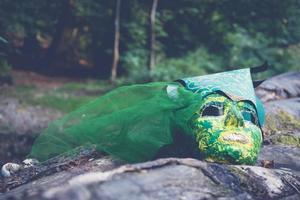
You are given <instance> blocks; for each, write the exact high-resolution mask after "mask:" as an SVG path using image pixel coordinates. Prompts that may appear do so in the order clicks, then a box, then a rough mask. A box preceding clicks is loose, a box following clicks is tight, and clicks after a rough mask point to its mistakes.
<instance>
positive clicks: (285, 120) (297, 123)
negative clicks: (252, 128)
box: [264, 110, 300, 135]
mask: <svg viewBox="0 0 300 200" xmlns="http://www.w3.org/2000/svg"><path fill="white" fill-rule="evenodd" d="M297 131H300V120H298V119H297V118H296V117H295V116H293V115H291V114H289V113H288V112H285V111H283V110H280V111H278V112H277V113H276V114H267V115H266V125H265V127H264V132H265V134H266V135H274V134H278V133H279V134H280V133H294V132H297Z"/></svg>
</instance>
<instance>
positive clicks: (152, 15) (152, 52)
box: [149, 0, 158, 72]
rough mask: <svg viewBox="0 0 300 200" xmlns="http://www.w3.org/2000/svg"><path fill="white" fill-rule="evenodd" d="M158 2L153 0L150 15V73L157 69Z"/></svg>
mask: <svg viewBox="0 0 300 200" xmlns="http://www.w3.org/2000/svg"><path fill="white" fill-rule="evenodd" d="M157 4H158V0H153V4H152V8H151V13H150V54H149V71H150V72H152V71H153V70H154V68H155V15H156V9H157Z"/></svg>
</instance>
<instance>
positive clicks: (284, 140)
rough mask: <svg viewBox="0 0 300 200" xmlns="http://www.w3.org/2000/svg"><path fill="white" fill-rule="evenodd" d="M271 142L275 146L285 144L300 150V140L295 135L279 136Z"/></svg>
mask: <svg viewBox="0 0 300 200" xmlns="http://www.w3.org/2000/svg"><path fill="white" fill-rule="evenodd" d="M271 142H272V143H274V144H285V145H289V146H295V147H299V148H300V138H299V137H297V136H295V135H288V134H284V135H277V136H275V137H273V138H272V139H271Z"/></svg>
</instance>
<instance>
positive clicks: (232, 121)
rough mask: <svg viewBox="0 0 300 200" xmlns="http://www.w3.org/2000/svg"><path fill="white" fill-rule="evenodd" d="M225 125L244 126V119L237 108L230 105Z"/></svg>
mask: <svg viewBox="0 0 300 200" xmlns="http://www.w3.org/2000/svg"><path fill="white" fill-rule="evenodd" d="M224 124H225V126H232V127H243V126H244V119H243V116H242V114H241V113H240V112H239V111H238V110H237V108H236V107H231V108H230V110H229V111H228V113H227V115H226V117H225V121H224Z"/></svg>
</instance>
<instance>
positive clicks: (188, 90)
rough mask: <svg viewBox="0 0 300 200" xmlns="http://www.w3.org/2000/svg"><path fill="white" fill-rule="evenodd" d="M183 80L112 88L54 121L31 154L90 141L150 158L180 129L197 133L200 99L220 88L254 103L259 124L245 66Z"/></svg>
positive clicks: (115, 152) (128, 156)
mask: <svg viewBox="0 0 300 200" xmlns="http://www.w3.org/2000/svg"><path fill="white" fill-rule="evenodd" d="M183 81H184V82H185V83H186V84H185V86H183V85H181V84H179V83H176V82H172V83H168V82H156V83H149V84H141V85H131V86H125V87H120V88H118V89H115V90H113V91H112V92H109V93H107V94H106V95H104V96H101V97H99V98H98V99H96V100H94V101H92V102H90V103H88V104H86V105H84V106H82V107H80V108H79V109H77V110H75V111H73V112H71V113H69V114H67V115H66V116H65V117H63V118H62V119H59V120H56V121H54V122H52V123H51V124H50V125H49V127H48V128H47V129H45V130H44V131H43V132H42V133H41V135H40V136H39V137H38V138H37V139H36V141H35V143H34V145H33V147H32V151H31V153H30V155H29V157H33V158H37V159H38V160H40V161H43V160H46V159H48V158H51V157H53V156H56V155H59V154H61V153H64V152H67V151H69V150H71V149H73V148H75V147H78V146H83V145H89V144H93V145H96V146H97V149H98V150H99V151H103V152H106V153H108V154H110V155H112V156H114V157H116V158H119V159H122V160H124V161H127V162H142V161H147V160H150V159H153V158H154V156H155V155H156V153H157V152H158V151H159V150H160V149H161V148H162V147H164V146H167V145H170V144H172V143H173V140H174V137H173V136H174V134H175V132H176V134H178V130H179V132H180V134H184V135H186V136H188V137H190V138H195V137H196V135H195V131H194V130H192V128H191V127H193V126H191V124H190V122H191V119H192V118H193V117H194V116H195V113H197V112H198V111H199V109H200V108H201V107H203V105H202V104H203V101H204V100H203V99H204V97H206V96H207V95H209V94H212V93H215V92H218V91H221V92H223V93H225V94H226V95H227V96H229V97H230V98H231V99H232V100H233V101H239V100H247V101H249V102H252V103H253V105H254V107H255V109H256V110H257V113H258V114H257V115H258V118H259V121H260V122H261V123H260V126H262V122H263V107H262V105H261V103H260V102H259V101H258V100H256V97H255V94H254V89H253V86H252V81H251V76H250V73H249V69H245V70H236V71H231V72H224V73H219V74H214V75H208V76H201V77H194V78H188V79H183ZM229 113H230V112H229ZM218 126H223V125H222V124H219V125H218ZM203 133H204V132H203ZM199 134H200V135H201V134H202V133H199ZM195 142H196V140H195ZM197 142H199V141H197ZM198 150H199V149H198Z"/></svg>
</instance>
